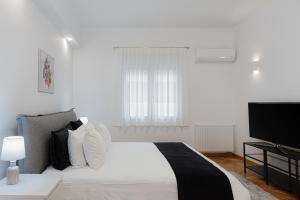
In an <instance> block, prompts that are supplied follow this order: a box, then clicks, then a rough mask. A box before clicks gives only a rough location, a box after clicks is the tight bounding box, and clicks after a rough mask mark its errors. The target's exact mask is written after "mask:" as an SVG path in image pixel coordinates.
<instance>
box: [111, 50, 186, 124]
mask: <svg viewBox="0 0 300 200" xmlns="http://www.w3.org/2000/svg"><path fill="white" fill-rule="evenodd" d="M187 51H188V49H186V48H118V49H116V55H117V56H118V63H119V65H120V69H121V71H122V76H121V77H122V78H121V79H122V121H123V123H125V124H126V125H141V126H144V125H176V124H180V123H183V118H184V117H183V116H184V114H183V108H184V106H183V104H184V103H183V102H184V100H183V69H184V68H185V67H187V66H186V65H187Z"/></svg>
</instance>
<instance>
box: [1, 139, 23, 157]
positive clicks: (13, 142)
mask: <svg viewBox="0 0 300 200" xmlns="http://www.w3.org/2000/svg"><path fill="white" fill-rule="evenodd" d="M23 158H25V145H24V137H22V136H11V137H5V138H4V140H3V146H2V153H1V160H3V161H16V160H20V159H23Z"/></svg>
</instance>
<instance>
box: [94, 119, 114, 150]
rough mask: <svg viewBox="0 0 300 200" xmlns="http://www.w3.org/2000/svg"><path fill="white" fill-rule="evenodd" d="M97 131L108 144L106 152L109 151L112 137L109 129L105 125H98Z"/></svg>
mask: <svg viewBox="0 0 300 200" xmlns="http://www.w3.org/2000/svg"><path fill="white" fill-rule="evenodd" d="M96 129H97V130H98V131H99V133H100V134H101V135H102V137H103V139H104V141H105V144H106V151H108V150H109V147H110V144H111V135H110V132H109V130H108V128H107V127H106V126H105V125H104V124H98V125H97V127H96Z"/></svg>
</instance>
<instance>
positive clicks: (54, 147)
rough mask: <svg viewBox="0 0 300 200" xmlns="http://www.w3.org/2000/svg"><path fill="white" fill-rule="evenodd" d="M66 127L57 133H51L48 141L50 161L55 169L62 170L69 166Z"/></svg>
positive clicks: (68, 127) (69, 127)
mask: <svg viewBox="0 0 300 200" xmlns="http://www.w3.org/2000/svg"><path fill="white" fill-rule="evenodd" d="M68 129H71V126H70V125H68V126H67V127H65V128H62V129H60V130H57V131H52V132H51V139H50V161H51V164H52V166H53V167H54V168H55V169H58V170H63V169H65V168H67V167H68V166H70V165H71V163H70V159H69V151H68V137H69V133H68Z"/></svg>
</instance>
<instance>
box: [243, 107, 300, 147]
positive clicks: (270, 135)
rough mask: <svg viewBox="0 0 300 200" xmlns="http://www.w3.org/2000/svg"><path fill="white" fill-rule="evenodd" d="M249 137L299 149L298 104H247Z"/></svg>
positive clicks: (299, 122) (299, 124)
mask: <svg viewBox="0 0 300 200" xmlns="http://www.w3.org/2000/svg"><path fill="white" fill-rule="evenodd" d="M248 109H249V128H250V137H253V138H257V139H261V140H265V141H269V142H272V143H275V144H280V145H285V146H290V147H294V148H298V149H300V103H249V104H248Z"/></svg>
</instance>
